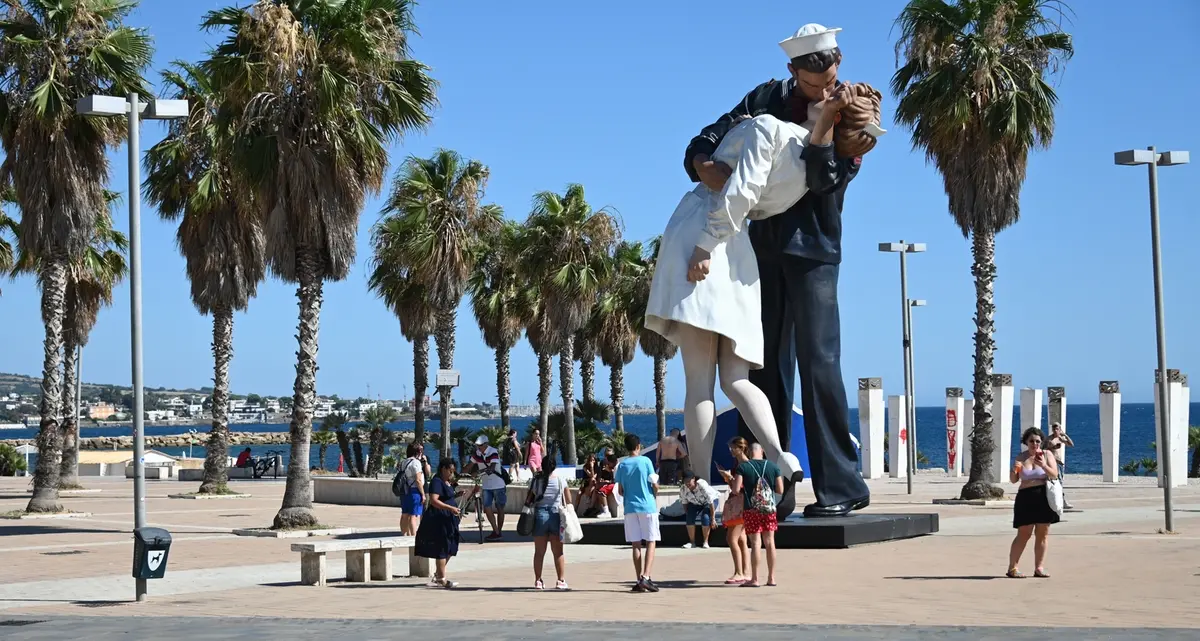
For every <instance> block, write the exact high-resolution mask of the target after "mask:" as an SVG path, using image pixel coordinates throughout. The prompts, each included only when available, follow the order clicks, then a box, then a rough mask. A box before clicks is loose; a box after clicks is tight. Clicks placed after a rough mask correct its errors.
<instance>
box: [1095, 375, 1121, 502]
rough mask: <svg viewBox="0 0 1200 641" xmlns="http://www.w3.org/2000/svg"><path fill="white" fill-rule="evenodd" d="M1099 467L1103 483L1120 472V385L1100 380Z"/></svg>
mask: <svg viewBox="0 0 1200 641" xmlns="http://www.w3.org/2000/svg"><path fill="white" fill-rule="evenodd" d="M1100 467H1101V471H1102V472H1103V474H1104V482H1105V483H1116V482H1117V479H1118V477H1119V476H1120V472H1121V385H1120V384H1119V383H1118V382H1117V381H1100Z"/></svg>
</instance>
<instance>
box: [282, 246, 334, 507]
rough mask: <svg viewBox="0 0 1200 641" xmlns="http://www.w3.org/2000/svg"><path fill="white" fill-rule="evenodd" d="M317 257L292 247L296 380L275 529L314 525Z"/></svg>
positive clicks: (319, 285) (318, 309)
mask: <svg viewBox="0 0 1200 641" xmlns="http://www.w3.org/2000/svg"><path fill="white" fill-rule="evenodd" d="M320 270H321V257H320V255H319V254H318V252H317V251H315V250H313V249H311V248H307V247H299V248H297V249H296V276H297V280H298V281H300V286H299V287H298V288H297V289H296V297H297V298H299V299H300V326H299V328H298V332H297V335H298V337H299V338H298V342H299V347H300V349H299V350H298V351H297V352H296V383H295V385H294V386H293V388H292V390H293V392H292V393H293V396H292V425H291V441H292V449H291V453H290V458H289V459H288V470H287V484H286V485H285V486H284V488H283V505H282V506H281V507H280V508H279V512H278V513H277V514H276V515H275V524H274V527H275V529H284V528H288V529H290V528H305V527H313V526H315V525H317V515H316V513H314V512H313V509H312V505H313V494H312V478H311V477H310V476H309V473H308V452H309V439H310V438H311V436H312V415H313V408H314V407H315V406H316V402H317V333H318V330H319V329H320V326H321V289H322V286H323V284H324V283H323V282H322V280H321V271H320Z"/></svg>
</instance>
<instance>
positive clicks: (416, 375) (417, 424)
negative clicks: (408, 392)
mask: <svg viewBox="0 0 1200 641" xmlns="http://www.w3.org/2000/svg"><path fill="white" fill-rule="evenodd" d="M428 388H429V339H428V338H424V337H422V338H421V340H418V341H413V442H414V443H421V444H424V443H425V390H426V389H428Z"/></svg>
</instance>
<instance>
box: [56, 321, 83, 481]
mask: <svg viewBox="0 0 1200 641" xmlns="http://www.w3.org/2000/svg"><path fill="white" fill-rule="evenodd" d="M71 317H72V313H71V311H70V310H68V311H67V312H66V314H65V315H64V322H63V325H64V327H63V336H64V340H63V390H62V392H63V394H62V416H63V420H62V464H61V465H60V466H59V472H58V488H59V489H60V490H70V489H75V488H78V487H79V407H78V405H77V404H76V402H75V385H76V384H77V383H78V381H79V378H78V372H77V371H76V360H75V358H76V356H77V355H78V354H79V346H78V345H76V344H75V341H74V340H73V339H72V338H71V337H72V336H75V331H74V329H73V328H69V327H66V326H67V325H70V324H71V321H70V320H69V319H70V318H71Z"/></svg>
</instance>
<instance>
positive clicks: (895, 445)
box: [888, 395, 908, 479]
mask: <svg viewBox="0 0 1200 641" xmlns="http://www.w3.org/2000/svg"><path fill="white" fill-rule="evenodd" d="M888 476H890V477H892V478H894V479H903V478H908V410H907V404H906V403H905V402H904V396H902V395H900V396H889V397H888Z"/></svg>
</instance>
